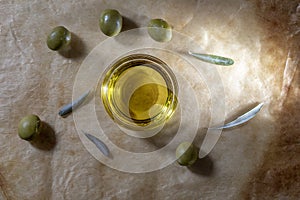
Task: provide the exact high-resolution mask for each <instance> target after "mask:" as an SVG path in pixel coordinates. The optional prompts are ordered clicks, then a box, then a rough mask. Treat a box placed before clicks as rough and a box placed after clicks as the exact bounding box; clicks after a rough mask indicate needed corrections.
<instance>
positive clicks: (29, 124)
mask: <svg viewBox="0 0 300 200" xmlns="http://www.w3.org/2000/svg"><path fill="white" fill-rule="evenodd" d="M40 131H41V120H40V118H39V117H38V116H36V115H27V116H25V117H24V118H23V119H21V121H20V123H19V127H18V133H19V136H20V138H22V139H24V140H32V139H33V138H34V137H35V136H36V135H38V134H40Z"/></svg>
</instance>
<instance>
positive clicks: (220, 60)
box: [188, 51, 234, 66]
mask: <svg viewBox="0 0 300 200" xmlns="http://www.w3.org/2000/svg"><path fill="white" fill-rule="evenodd" d="M188 53H189V54H190V55H191V56H194V57H195V58H197V59H199V60H202V61H204V62H207V63H211V64H216V65H223V66H229V65H233V64H234V61H233V60H232V59H231V58H225V57H222V56H217V55H211V54H201V53H193V52H190V51H189V52H188Z"/></svg>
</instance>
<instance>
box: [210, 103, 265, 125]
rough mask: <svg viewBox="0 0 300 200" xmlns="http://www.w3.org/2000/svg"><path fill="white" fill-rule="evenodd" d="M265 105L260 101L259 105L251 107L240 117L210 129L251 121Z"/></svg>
mask: <svg viewBox="0 0 300 200" xmlns="http://www.w3.org/2000/svg"><path fill="white" fill-rule="evenodd" d="M263 105H264V103H260V104H258V105H257V106H255V107H254V108H253V109H251V110H250V111H248V112H246V113H245V114H243V115H241V116H240V117H238V118H236V119H235V120H233V121H232V122H229V123H227V124H225V125H223V126H219V127H210V128H209V129H226V128H232V127H235V126H238V125H240V124H243V123H245V122H247V121H249V120H250V119H252V118H253V117H255V115H256V114H257V113H258V112H259V111H260V110H261V108H262V107H263Z"/></svg>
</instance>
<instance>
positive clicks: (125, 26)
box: [121, 16, 139, 32]
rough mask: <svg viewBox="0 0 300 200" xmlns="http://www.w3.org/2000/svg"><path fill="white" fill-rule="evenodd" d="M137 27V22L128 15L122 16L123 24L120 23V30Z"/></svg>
mask: <svg viewBox="0 0 300 200" xmlns="http://www.w3.org/2000/svg"><path fill="white" fill-rule="evenodd" d="M135 28H139V26H138V25H137V23H136V22H135V21H133V20H132V19H129V18H128V17H125V16H123V25H122V30H121V31H122V32H124V31H128V30H131V29H135Z"/></svg>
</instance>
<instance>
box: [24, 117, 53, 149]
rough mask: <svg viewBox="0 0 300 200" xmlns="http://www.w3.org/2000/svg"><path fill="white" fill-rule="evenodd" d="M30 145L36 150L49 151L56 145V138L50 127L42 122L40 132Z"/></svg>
mask: <svg viewBox="0 0 300 200" xmlns="http://www.w3.org/2000/svg"><path fill="white" fill-rule="evenodd" d="M30 144H31V145H32V146H34V147H36V148H38V149H41V150H44V151H50V150H51V149H53V148H54V147H55V145H56V137H55V133H54V130H53V129H52V127H51V126H50V125H49V124H47V123H46V122H42V125H41V132H40V134H39V135H37V136H36V137H35V138H34V140H32V141H30Z"/></svg>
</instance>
